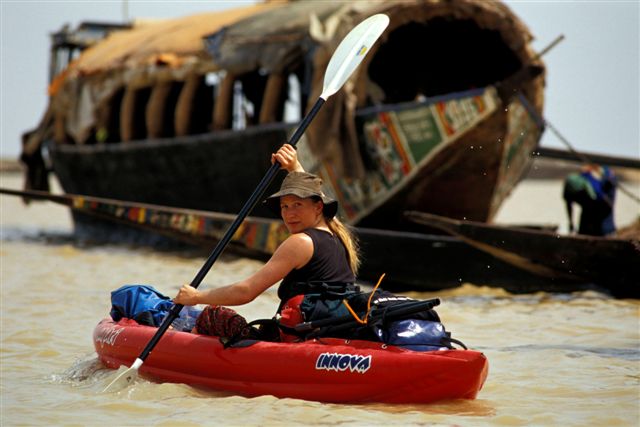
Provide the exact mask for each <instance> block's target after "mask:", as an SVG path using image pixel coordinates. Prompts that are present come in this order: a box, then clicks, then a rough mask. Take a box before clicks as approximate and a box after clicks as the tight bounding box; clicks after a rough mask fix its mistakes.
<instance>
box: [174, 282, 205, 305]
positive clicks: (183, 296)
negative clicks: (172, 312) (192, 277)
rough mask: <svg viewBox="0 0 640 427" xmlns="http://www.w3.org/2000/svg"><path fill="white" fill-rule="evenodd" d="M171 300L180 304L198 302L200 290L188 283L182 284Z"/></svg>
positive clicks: (194, 303)
mask: <svg viewBox="0 0 640 427" xmlns="http://www.w3.org/2000/svg"><path fill="white" fill-rule="evenodd" d="M173 302H174V303H176V304H182V305H196V304H200V291H198V290H197V289H196V288H194V287H192V286H190V285H182V287H181V288H180V290H179V291H178V295H176V297H175V298H174V299H173Z"/></svg>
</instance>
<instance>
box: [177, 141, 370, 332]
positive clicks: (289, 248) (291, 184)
mask: <svg viewBox="0 0 640 427" xmlns="http://www.w3.org/2000/svg"><path fill="white" fill-rule="evenodd" d="M273 161H278V162H279V163H280V165H281V166H282V168H283V169H285V170H287V171H288V172H289V174H288V175H287V176H286V178H285V179H284V181H283V182H282V186H281V187H280V191H278V192H277V193H275V194H273V195H271V196H269V197H268V198H267V199H266V200H265V203H266V204H267V205H268V206H270V207H271V208H272V209H274V210H276V211H278V212H280V215H281V216H282V219H283V221H284V224H285V226H286V227H287V229H288V230H289V232H290V233H291V235H290V236H289V237H288V238H287V239H286V240H285V241H284V242H282V243H281V244H280V246H279V247H278V248H277V249H276V251H275V252H274V254H273V255H272V256H271V258H270V259H269V261H267V263H266V264H265V265H264V266H263V267H262V268H260V269H259V270H258V271H257V272H256V273H254V274H253V275H251V276H249V277H248V278H246V279H244V280H241V281H239V282H236V283H233V284H230V285H227V286H223V287H219V288H212V289H207V290H202V291H201V290H198V289H195V288H193V287H191V286H190V285H184V286H182V288H181V289H180V291H179V292H178V295H177V296H176V297H175V298H174V302H175V303H177V304H183V305H196V304H209V306H208V307H206V308H205V310H204V311H203V312H202V314H201V315H200V316H199V317H198V320H197V322H196V332H198V333H202V334H208V335H224V336H230V335H233V334H235V333H237V332H240V330H242V328H243V327H244V326H245V325H246V322H245V321H244V319H242V318H241V317H240V316H239V315H237V314H236V313H235V312H234V311H233V310H230V309H225V308H224V307H220V306H227V305H242V304H246V303H248V302H251V301H253V300H254V299H255V298H256V297H257V296H258V295H260V294H262V293H263V292H264V291H265V290H267V289H268V288H269V287H271V286H273V285H274V284H276V283H277V282H279V281H282V282H281V284H280V287H279V288H278V296H279V298H280V300H281V303H280V307H279V309H278V314H279V316H280V319H279V323H280V326H281V328H282V327H284V329H286V327H292V326H295V325H296V324H298V323H300V322H302V321H303V318H302V314H301V311H300V304H301V302H302V300H303V298H304V295H305V294H307V293H317V292H322V291H323V290H324V291H327V290H329V291H330V292H336V293H340V292H345V291H347V290H348V291H351V290H352V289H353V288H354V286H353V283H354V282H355V273H356V272H357V270H358V266H359V262H360V261H359V257H358V247H357V243H356V241H355V239H354V237H353V236H352V234H351V233H350V231H349V230H348V229H347V228H346V226H345V225H344V224H342V223H341V222H340V221H339V220H338V219H337V218H336V217H335V215H336V212H337V210H338V202H337V201H335V200H333V199H331V198H329V197H328V196H326V195H325V194H324V193H323V192H322V188H321V187H322V180H321V179H320V178H319V177H317V176H316V175H313V174H310V173H306V172H305V171H304V169H303V168H302V166H301V165H300V163H299V162H298V157H297V154H296V150H295V149H294V148H293V147H292V146H291V145H288V144H285V145H284V146H283V147H281V148H280V149H279V150H278V152H277V153H275V154H273V155H272V162H273ZM294 338H295V336H289V335H287V334H283V339H285V340H293V339H294Z"/></svg>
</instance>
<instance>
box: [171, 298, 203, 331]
mask: <svg viewBox="0 0 640 427" xmlns="http://www.w3.org/2000/svg"><path fill="white" fill-rule="evenodd" d="M201 312H202V310H201V309H199V308H198V307H196V306H193V305H185V306H184V307H183V308H182V310H180V316H179V317H178V318H177V319H176V320H174V321H173V323H172V324H171V326H173V329H175V330H176V331H181V332H191V330H192V329H193V328H194V326H196V319H197V318H198V316H199V315H200V313H201Z"/></svg>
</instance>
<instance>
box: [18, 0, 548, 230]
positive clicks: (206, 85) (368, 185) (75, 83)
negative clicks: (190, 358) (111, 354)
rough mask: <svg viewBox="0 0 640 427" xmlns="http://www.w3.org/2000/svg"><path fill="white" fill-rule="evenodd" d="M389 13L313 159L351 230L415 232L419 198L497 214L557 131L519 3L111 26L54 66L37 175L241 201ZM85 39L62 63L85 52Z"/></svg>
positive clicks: (281, 11)
mask: <svg viewBox="0 0 640 427" xmlns="http://www.w3.org/2000/svg"><path fill="white" fill-rule="evenodd" d="M374 13H385V14H387V15H388V16H389V17H390V19H391V24H390V26H389V27H388V29H387V31H386V33H385V34H383V37H382V39H381V40H380V42H379V43H377V44H376V45H375V46H374V48H373V51H372V52H370V53H369V54H368V56H367V58H366V59H365V62H364V63H363V64H362V65H361V67H360V68H359V69H358V70H357V71H356V73H355V74H354V75H353V77H352V78H351V79H350V80H349V81H348V82H347V84H346V85H345V87H344V88H343V89H342V90H341V91H340V92H339V93H337V94H336V95H335V96H332V98H331V100H330V101H329V102H327V104H326V105H325V106H324V107H323V110H322V111H321V112H320V113H319V115H318V116H317V117H316V119H315V120H314V122H313V123H312V124H311V126H310V128H309V129H308V131H307V133H306V134H305V137H304V138H303V141H301V142H300V144H299V145H298V147H299V153H300V159H301V162H302V163H303V165H304V166H305V168H306V169H307V170H309V171H311V172H315V173H317V174H319V175H321V176H322V177H323V179H324V181H325V191H326V192H327V193H328V194H330V195H332V196H334V197H335V198H337V199H338V200H339V202H340V206H341V212H340V215H341V216H342V218H343V219H344V220H346V222H348V223H350V224H352V225H358V226H363V227H371V228H384V229H396V230H402V229H404V228H405V227H406V223H405V221H404V219H403V218H402V216H401V212H402V211H404V210H408V209H415V210H421V211H428V212H434V213H438V214H442V215H448V216H452V217H457V218H462V217H466V218H471V219H475V220H479V221H486V220H490V219H491V218H492V217H493V215H494V213H495V212H496V211H497V209H498V207H499V206H500V204H501V203H502V201H503V200H504V199H505V197H506V196H507V195H508V193H509V192H510V191H511V189H512V188H513V187H514V186H515V185H516V184H517V182H518V181H519V180H520V179H521V177H522V175H523V173H524V172H525V171H526V169H527V167H528V165H529V164H530V162H531V157H530V154H531V152H533V151H534V150H535V148H536V146H537V144H538V141H539V138H540V136H541V132H542V127H541V124H540V123H538V122H536V117H538V115H539V113H540V112H541V111H542V106H543V88H544V66H543V64H542V63H541V61H540V60H539V58H538V57H537V56H536V55H535V53H534V52H533V50H532V49H531V47H530V45H529V42H530V40H531V38H532V37H531V35H530V34H529V32H528V30H527V29H526V27H525V26H524V25H523V24H522V22H521V21H520V20H519V19H518V18H517V17H516V16H515V15H514V14H513V13H512V12H511V11H510V10H509V8H508V7H507V6H506V5H504V4H502V3H500V2H486V1H481V0H459V1H456V2H450V1H445V0H436V1H416V2H406V1H387V2H377V1H371V2H369V1H359V2H355V3H344V2H317V1H295V2H290V3H286V2H285V3H283V2H267V3H260V4H256V5H252V6H245V7H241V8H236V9H231V10H227V11H223V12H216V13H210V14H199V15H194V16H190V17H184V18H178V19H172V20H166V21H160V22H150V23H149V22H147V23H144V24H140V25H137V24H135V23H134V24H133V25H132V26H131V28H124V29H120V30H117V31H110V32H109V35H108V36H106V37H105V38H104V40H102V41H98V42H95V43H93V42H92V43H91V46H90V47H87V48H86V49H84V51H83V52H82V54H80V55H79V56H78V58H77V59H76V60H75V61H73V62H71V63H70V64H68V65H67V66H66V67H65V66H64V65H66V64H57V66H56V67H53V68H54V69H62V71H61V72H60V73H59V74H57V75H56V76H55V77H54V78H53V80H52V83H51V85H50V94H51V97H50V103H49V106H48V109H47V111H46V113H45V115H44V116H43V118H42V120H41V122H40V124H39V125H38V127H37V128H36V129H35V130H33V131H31V132H28V133H26V134H25V135H24V141H23V142H24V149H23V154H22V159H23V161H24V162H25V163H26V164H27V166H28V173H27V178H28V180H27V184H28V186H27V187H28V188H33V189H42V190H45V189H46V187H47V185H46V174H45V173H44V171H45V170H46V166H45V164H48V163H50V167H51V169H52V170H53V172H54V173H55V175H56V177H57V178H58V180H59V181H60V183H61V185H62V187H63V188H64V190H65V191H66V192H67V193H70V194H86V195H91V196H96V197H105V198H111V199H119V200H127V201H135V202H140V203H150V204H157V205H163V206H174V207H180V208H188V209H197V210H207V211H216V212H226V213H236V212H238V210H239V209H240V207H241V206H242V204H243V202H244V201H245V200H246V198H247V197H248V195H249V194H250V193H251V190H252V189H253V188H254V187H255V185H256V184H257V182H259V180H260V178H261V176H262V174H263V173H264V171H265V170H267V169H268V167H269V159H270V153H272V152H274V151H275V150H276V149H277V148H278V147H279V146H280V145H281V144H282V143H283V142H285V141H286V140H287V139H288V138H287V137H288V136H289V135H290V134H291V132H292V131H293V130H294V129H295V127H296V124H297V122H298V121H299V120H300V118H301V117H302V116H303V113H304V111H305V110H306V109H307V108H308V106H309V105H310V104H312V103H313V101H315V99H316V98H317V96H318V94H319V93H320V89H321V86H322V77H323V75H324V70H325V67H326V64H327V62H328V60H329V58H330V56H331V54H332V52H333V50H334V48H335V46H337V43H338V42H339V41H340V40H341V39H342V37H343V36H344V34H346V33H347V32H348V31H349V30H350V29H351V28H352V27H353V26H355V25H356V24H357V23H359V22H360V21H361V20H362V19H364V18H366V17H368V16H370V15H371V14H374ZM75 35H76V34H71V33H70V34H66V36H65V37H67V39H68V40H67V41H69V43H66V44H65V43H63V44H58V45H56V46H57V47H56V49H58V50H59V51H56V52H55V53H56V55H54V57H55V58H61V57H62V55H58V53H61V50H62V49H69V46H71V47H72V48H77V49H78V50H81V49H83V48H84V47H86V46H85V45H82V44H81V43H77V42H76V44H75V45H74V44H73V43H71V41H72V36H75ZM73 40H75V39H73ZM254 214H255V215H257V216H264V217H268V216H270V215H271V213H270V212H268V211H267V210H264V209H260V208H259V209H258V210H256V211H255V212H254ZM79 225H82V224H79Z"/></svg>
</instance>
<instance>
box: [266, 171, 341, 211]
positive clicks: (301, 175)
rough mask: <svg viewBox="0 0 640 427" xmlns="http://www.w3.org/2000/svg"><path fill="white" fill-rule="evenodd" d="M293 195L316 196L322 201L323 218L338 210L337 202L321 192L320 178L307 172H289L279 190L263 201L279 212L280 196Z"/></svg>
mask: <svg viewBox="0 0 640 427" xmlns="http://www.w3.org/2000/svg"><path fill="white" fill-rule="evenodd" d="M288 195H294V196H298V197H300V198H303V199H306V198H308V197H318V198H320V199H321V200H322V203H324V208H323V213H324V216H325V218H333V217H334V216H335V215H336V212H338V202H337V201H335V200H333V199H332V198H330V197H328V196H326V195H325V194H324V193H323V192H322V179H320V178H318V177H317V176H316V175H313V174H311V173H307V172H290V173H289V174H288V175H287V176H286V177H285V178H284V180H283V181H282V185H281V186H280V191H278V192H277V193H274V194H272V195H271V196H269V197H267V199H266V200H265V201H264V203H266V204H267V206H269V208H270V209H271V210H273V211H274V212H277V213H280V197H282V196H288Z"/></svg>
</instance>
